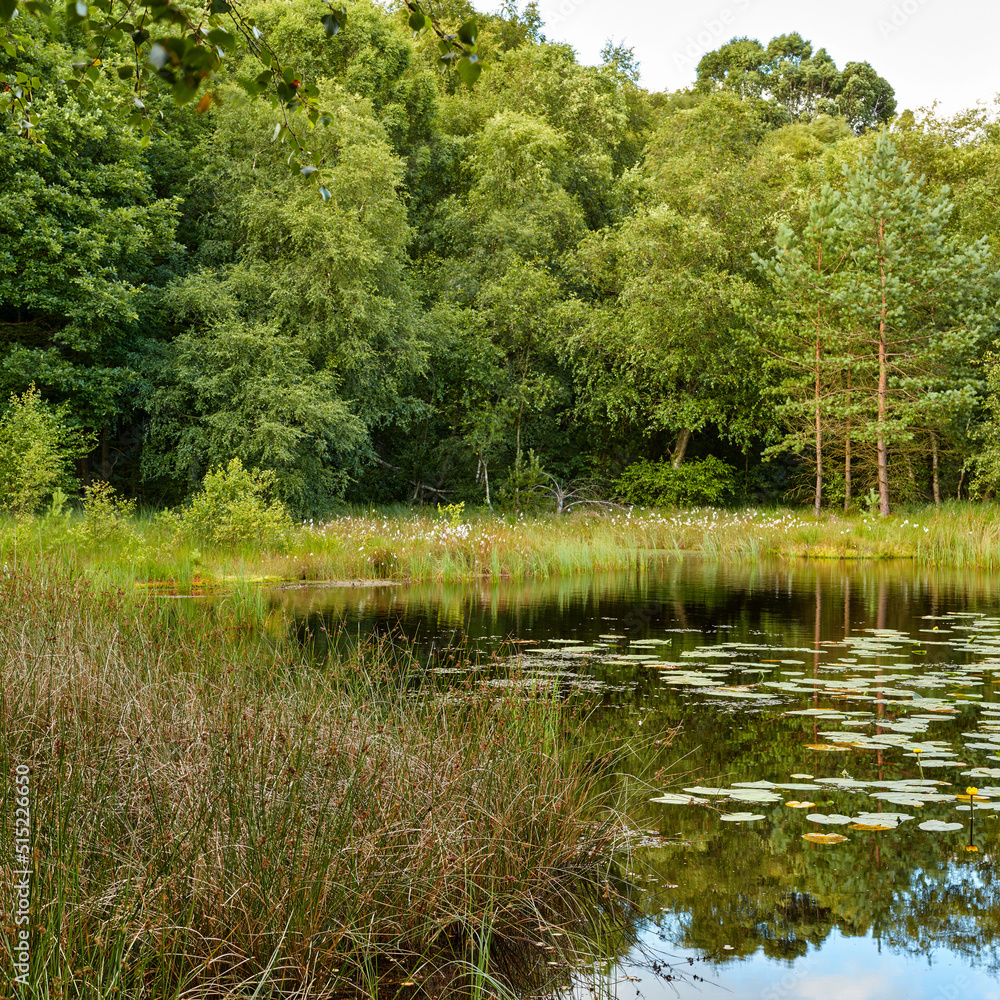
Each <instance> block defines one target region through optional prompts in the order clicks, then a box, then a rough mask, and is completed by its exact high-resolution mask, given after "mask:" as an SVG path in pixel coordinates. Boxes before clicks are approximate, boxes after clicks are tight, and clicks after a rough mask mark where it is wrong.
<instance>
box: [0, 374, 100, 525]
mask: <svg viewBox="0 0 1000 1000" xmlns="http://www.w3.org/2000/svg"><path fill="white" fill-rule="evenodd" d="M84 448H85V443H84V439H83V437H82V436H81V435H80V433H79V432H78V431H76V430H74V429H73V428H72V427H70V426H69V425H68V423H67V421H66V410H65V407H63V408H53V407H51V406H49V405H48V404H47V403H46V402H45V401H44V400H43V399H42V397H41V394H40V393H39V392H38V390H37V389H36V388H35V384H34V383H32V384H31V385H30V386H28V389H27V391H26V392H25V393H24V394H23V395H21V396H17V395H12V396H11V397H10V402H9V404H8V406H7V410H6V412H5V413H3V414H2V415H0V505H2V506H3V507H6V508H7V510H9V511H11V512H12V513H13V514H14V515H15V516H16V517H24V516H27V515H30V514H33V513H35V511H36V510H38V507H39V506H40V505H41V503H42V501H44V500H45V499H46V497H49V496H51V495H52V493H53V491H54V490H55V489H57V488H59V487H63V486H64V487H66V488H67V489H68V488H69V486H70V482H71V470H72V465H73V459H74V458H76V456H77V455H79V454H80V453H81V452H82V451H83V450H84Z"/></svg>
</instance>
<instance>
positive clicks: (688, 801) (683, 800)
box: [649, 792, 708, 806]
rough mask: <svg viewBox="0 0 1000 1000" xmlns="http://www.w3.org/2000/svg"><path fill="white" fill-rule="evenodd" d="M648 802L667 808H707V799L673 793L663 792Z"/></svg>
mask: <svg viewBox="0 0 1000 1000" xmlns="http://www.w3.org/2000/svg"><path fill="white" fill-rule="evenodd" d="M649 801H650V802H659V803H662V804H663V805H668V806H707V805H708V799H696V798H695V797H694V796H693V795H677V794H676V793H675V792H665V793H664V794H663V795H658V796H657V797H656V798H655V799H650V800H649Z"/></svg>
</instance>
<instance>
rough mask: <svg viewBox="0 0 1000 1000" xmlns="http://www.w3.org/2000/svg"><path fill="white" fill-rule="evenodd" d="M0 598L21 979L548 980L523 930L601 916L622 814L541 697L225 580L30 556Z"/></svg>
mask: <svg viewBox="0 0 1000 1000" xmlns="http://www.w3.org/2000/svg"><path fill="white" fill-rule="evenodd" d="M22 553H23V550H22ZM0 606H2V607H3V608H4V609H5V614H4V616H3V617H2V618H0V732H3V734H4V739H3V740H2V741H0V768H2V770H3V772H4V773H5V774H6V775H9V776H12V775H13V774H14V769H15V767H16V766H17V765H19V764H20V765H27V766H28V767H29V768H30V781H31V821H32V832H33V838H34V840H33V847H34V852H35V853H34V862H33V863H34V880H33V886H32V909H31V931H32V956H31V957H32V972H31V976H32V983H33V984H34V985H33V987H32V989H31V990H30V991H27V992H26V993H25V995H26V996H32V997H42V998H49V997H51V998H60V1000H69V998H73V997H86V998H107V1000H111V998H116V1000H117V998H122V997H125V998H134V1000H147V998H154V997H155V998H157V1000H159V998H177V1000H180V998H181V997H195V996H197V997H220V998H221V997H236V996H240V997H245V998H248V997H268V998H272V997H279V996H281V997H303V998H304V997H306V996H309V997H328V996H344V995H357V994H358V993H359V992H360V993H361V994H362V995H369V996H374V995H381V996H396V995H404V996H413V995H415V994H414V992H413V991H414V990H416V989H417V988H418V987H417V986H414V987H405V988H404V987H403V986H402V985H401V984H402V983H404V982H413V983H416V984H418V986H419V988H420V991H421V992H422V993H423V995H431V994H433V995H435V996H437V995H441V991H442V990H443V989H445V988H446V987H454V986H455V984H456V982H458V983H459V984H460V985H461V986H462V987H463V988H464V989H465V990H466V991H467V992H468V991H470V990H471V992H472V993H475V994H477V995H483V994H485V993H486V992H493V993H495V992H496V989H495V987H496V985H497V984H503V983H505V982H508V981H509V980H510V977H511V976H512V975H513V974H514V973H515V972H516V973H517V976H518V978H519V980H520V981H521V982H522V983H523V982H528V983H529V984H534V985H536V986H537V985H539V984H544V983H545V982H546V981H548V982H549V983H550V984H551V974H552V969H551V968H549V967H548V966H547V964H546V959H547V958H548V957H549V956H550V955H551V954H552V952H551V951H545V950H540V949H539V948H538V947H537V945H536V944H535V942H538V941H539V940H540V939H541V940H542V941H544V942H551V945H552V947H553V948H557V949H558V951H560V952H561V953H563V954H565V955H566V956H567V958H568V957H569V956H570V954H571V953H573V954H576V951H575V949H578V948H580V949H582V948H584V947H585V946H584V944H583V942H585V941H586V940H587V928H588V927H591V926H592V925H593V924H594V921H595V920H596V921H598V922H606V921H607V913H606V912H605V910H606V903H605V904H604V905H603V906H602V907H596V906H595V905H594V901H595V900H597V899H599V898H602V897H603V898H605V899H610V898H613V897H614V891H613V890H612V889H611V887H610V882H609V877H610V875H611V873H612V870H613V861H612V856H613V853H614V850H615V847H616V845H617V844H618V842H619V840H620V838H621V835H622V821H621V817H620V815H619V813H618V812H617V811H616V810H615V808H614V801H613V797H612V796H611V795H609V794H608V793H607V792H606V791H602V790H601V789H600V788H599V787H598V785H597V779H596V778H595V777H593V776H592V775H591V773H590V772H589V771H588V770H587V769H586V768H585V767H584V766H583V763H582V761H583V759H584V755H585V753H586V752H591V753H592V752H593V751H592V748H590V750H589V751H587V750H584V749H580V748H577V749H573V750H571V749H570V744H571V743H573V742H576V743H578V742H579V740H578V738H577V739H576V740H572V739H570V737H569V736H568V735H567V731H566V730H564V724H566V725H568V724H569V723H568V721H567V720H565V719H564V716H563V713H562V709H561V706H560V705H559V703H558V702H557V701H556V700H555V699H554V697H553V696H549V695H545V694H544V693H542V694H540V695H538V694H536V695H535V696H526V695H525V693H524V691H523V690H519V689H518V688H517V686H516V685H515V686H513V687H511V688H506V689H505V688H502V687H501V688H497V687H495V686H494V687H490V686H486V685H484V684H473V683H472V682H469V683H466V684H464V685H463V686H461V687H459V688H457V689H451V690H446V689H443V688H441V687H438V686H437V685H435V684H434V683H433V682H432V681H431V680H430V679H428V678H426V677H421V676H420V675H419V672H418V668H417V667H416V666H415V665H414V664H413V663H412V662H411V661H410V659H409V654H408V652H407V651H406V650H404V649H399V648H396V647H392V646H390V645H387V644H384V643H383V644H379V643H377V642H374V641H373V642H371V643H369V644H367V645H362V646H360V647H359V648H357V649H355V650H354V651H353V653H352V654H351V655H348V656H344V657H342V658H332V659H325V660H324V661H323V662H315V661H314V660H313V659H311V658H310V656H309V655H308V654H309V649H308V644H307V645H306V646H305V647H303V646H302V645H301V644H300V643H298V642H296V641H295V640H294V628H293V625H292V623H291V622H290V621H289V620H288V619H286V618H284V617H282V616H281V615H280V613H277V612H271V613H269V615H268V617H267V618H266V619H265V618H262V617H261V616H262V615H263V614H264V613H265V612H264V606H263V604H259V603H255V602H254V600H253V598H252V596H251V595H248V594H247V595H242V596H241V595H239V594H236V595H233V596H232V597H231V598H230V599H229V600H228V603H227V602H220V603H217V604H205V605H199V604H192V602H183V604H181V603H179V602H176V601H166V602H165V601H155V600H152V599H148V598H146V597H145V595H142V594H139V595H137V594H136V593H135V592H134V591H131V590H130V591H128V592H123V591H121V590H116V589H114V588H110V587H98V586H97V585H96V584H95V583H94V582H93V581H90V580H87V579H85V578H82V577H80V576H78V575H74V574H73V573H72V572H71V571H70V570H68V569H67V568H66V567H65V566H63V565H61V564H60V563H59V561H58V560H53V559H43V560H42V561H38V560H37V559H34V560H33V561H29V560H27V559H25V560H20V559H19V561H18V563H17V564H11V563H8V565H7V569H6V571H4V572H2V573H0ZM576 721H577V723H578V721H579V720H576ZM12 789H13V779H12V778H11V780H10V781H8V782H6V783H5V793H4V794H5V800H4V802H3V804H2V808H0V885H10V884H11V881H10V878H9V876H10V870H9V866H10V865H11V864H12V859H13V856H14V855H13V817H14V809H13V805H12V803H11V802H10V801H9V799H10V796H11V794H12ZM608 894H610V895H608ZM4 895H6V894H4ZM10 904H11V901H10V900H8V899H5V900H4V903H3V906H4V910H3V916H2V917H0V921H3V923H2V924H0V926H3V928H4V934H3V938H4V939H5V940H7V941H11V940H12V937H11V932H12V931H13V926H12V925H10V920H11V917H10V914H11V913H12V907H11V905H10ZM554 932H563V933H562V934H555V936H553V933H554ZM7 960H9V959H6V957H5V956H0V961H7Z"/></svg>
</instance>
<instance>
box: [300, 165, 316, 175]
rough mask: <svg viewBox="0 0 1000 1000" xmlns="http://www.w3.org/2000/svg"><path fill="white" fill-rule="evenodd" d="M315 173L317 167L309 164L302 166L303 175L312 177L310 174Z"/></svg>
mask: <svg viewBox="0 0 1000 1000" xmlns="http://www.w3.org/2000/svg"><path fill="white" fill-rule="evenodd" d="M316 173H319V167H314V166H312V165H311V164H307V165H306V166H304V167H303V168H302V176H303V177H312V175H313V174H316Z"/></svg>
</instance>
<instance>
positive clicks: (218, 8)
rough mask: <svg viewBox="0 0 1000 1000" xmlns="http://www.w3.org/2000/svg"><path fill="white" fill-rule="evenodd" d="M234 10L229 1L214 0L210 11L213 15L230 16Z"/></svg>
mask: <svg viewBox="0 0 1000 1000" xmlns="http://www.w3.org/2000/svg"><path fill="white" fill-rule="evenodd" d="M230 10H232V8H231V7H230V6H229V0H212V6H211V7H210V8H209V11H210V12H211V13H213V14H228V13H229V11H230Z"/></svg>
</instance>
